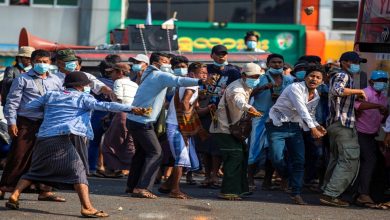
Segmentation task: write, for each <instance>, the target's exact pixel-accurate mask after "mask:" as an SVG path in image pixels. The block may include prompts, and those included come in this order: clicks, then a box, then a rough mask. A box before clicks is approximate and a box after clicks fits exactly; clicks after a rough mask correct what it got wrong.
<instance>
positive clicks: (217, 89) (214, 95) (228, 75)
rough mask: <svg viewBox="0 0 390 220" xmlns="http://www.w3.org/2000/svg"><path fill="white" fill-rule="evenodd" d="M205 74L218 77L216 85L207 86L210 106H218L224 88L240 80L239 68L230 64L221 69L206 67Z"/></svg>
mask: <svg viewBox="0 0 390 220" xmlns="http://www.w3.org/2000/svg"><path fill="white" fill-rule="evenodd" d="M207 72H208V73H209V75H210V74H211V75H214V74H217V75H218V81H217V83H216V85H208V86H207V91H208V94H210V95H211V97H210V104H215V105H217V106H218V103H219V100H220V99H221V97H222V95H223V93H224V92H225V88H226V87H227V86H228V85H229V84H230V83H232V82H234V81H236V80H237V79H240V78H241V73H240V68H239V67H237V66H234V65H231V64H228V65H226V66H224V68H223V69H220V67H217V66H215V65H214V64H209V65H207Z"/></svg>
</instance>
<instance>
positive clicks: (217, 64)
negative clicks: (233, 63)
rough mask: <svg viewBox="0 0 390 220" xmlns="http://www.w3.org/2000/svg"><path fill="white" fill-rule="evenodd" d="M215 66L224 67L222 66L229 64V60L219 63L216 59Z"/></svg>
mask: <svg viewBox="0 0 390 220" xmlns="http://www.w3.org/2000/svg"><path fill="white" fill-rule="evenodd" d="M213 64H214V66H217V67H222V66H226V65H228V62H227V61H225V62H224V63H217V62H215V61H214V63H213Z"/></svg>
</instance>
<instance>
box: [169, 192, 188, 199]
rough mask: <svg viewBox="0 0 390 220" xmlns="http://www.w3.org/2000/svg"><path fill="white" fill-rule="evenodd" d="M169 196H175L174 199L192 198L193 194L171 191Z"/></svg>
mask: <svg viewBox="0 0 390 220" xmlns="http://www.w3.org/2000/svg"><path fill="white" fill-rule="evenodd" d="M169 197H170V198H174V199H192V197H191V196H189V195H187V194H185V193H182V192H180V193H172V192H171V193H169Z"/></svg>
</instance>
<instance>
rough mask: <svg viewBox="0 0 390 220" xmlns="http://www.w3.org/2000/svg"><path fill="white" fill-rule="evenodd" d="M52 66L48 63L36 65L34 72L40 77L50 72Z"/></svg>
mask: <svg viewBox="0 0 390 220" xmlns="http://www.w3.org/2000/svg"><path fill="white" fill-rule="evenodd" d="M50 66H51V65H50V64H47V63H36V64H34V71H35V72H37V73H38V74H40V75H43V74H45V73H46V72H48V71H49V70H50Z"/></svg>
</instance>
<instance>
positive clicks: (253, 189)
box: [249, 184, 257, 192]
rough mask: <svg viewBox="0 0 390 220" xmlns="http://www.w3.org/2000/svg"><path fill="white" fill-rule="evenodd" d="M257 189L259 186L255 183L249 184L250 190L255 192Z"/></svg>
mask: <svg viewBox="0 0 390 220" xmlns="http://www.w3.org/2000/svg"><path fill="white" fill-rule="evenodd" d="M256 190H257V186H256V185H255V184H253V185H252V184H251V185H249V192H254V191H256Z"/></svg>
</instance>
